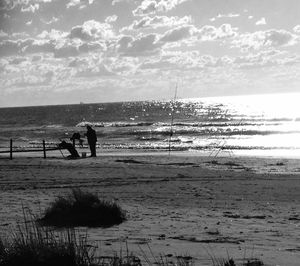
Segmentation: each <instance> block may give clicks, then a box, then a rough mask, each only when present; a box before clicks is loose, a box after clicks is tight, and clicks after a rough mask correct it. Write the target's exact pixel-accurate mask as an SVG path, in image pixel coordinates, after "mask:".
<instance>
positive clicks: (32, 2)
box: [0, 0, 53, 13]
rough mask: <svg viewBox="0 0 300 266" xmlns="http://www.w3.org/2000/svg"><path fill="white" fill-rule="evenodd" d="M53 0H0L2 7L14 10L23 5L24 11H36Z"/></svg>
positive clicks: (0, 6)
mask: <svg viewBox="0 0 300 266" xmlns="http://www.w3.org/2000/svg"><path fill="white" fill-rule="evenodd" d="M52 1H53V0H3V1H1V2H0V9H3V10H12V9H14V8H16V7H18V6H21V11H22V12H32V13H34V12H35V11H36V10H37V9H39V5H40V4H43V3H51V2H52Z"/></svg>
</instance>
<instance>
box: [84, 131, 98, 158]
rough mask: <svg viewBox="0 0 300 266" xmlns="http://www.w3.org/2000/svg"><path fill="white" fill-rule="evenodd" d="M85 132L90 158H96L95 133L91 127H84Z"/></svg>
mask: <svg viewBox="0 0 300 266" xmlns="http://www.w3.org/2000/svg"><path fill="white" fill-rule="evenodd" d="M86 129H87V132H86V133H85V135H86V137H87V141H88V144H89V146H90V150H91V157H96V142H97V135H96V131H95V130H94V129H92V128H91V126H86Z"/></svg>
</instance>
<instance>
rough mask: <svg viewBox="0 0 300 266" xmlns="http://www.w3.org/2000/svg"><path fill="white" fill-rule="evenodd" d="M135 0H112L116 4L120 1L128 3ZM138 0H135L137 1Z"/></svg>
mask: <svg viewBox="0 0 300 266" xmlns="http://www.w3.org/2000/svg"><path fill="white" fill-rule="evenodd" d="M133 1H134V0H113V1H112V3H111V4H112V5H113V6H114V5H115V4H118V3H122V2H126V3H131V2H133ZM136 1H137V0H135V2H136Z"/></svg>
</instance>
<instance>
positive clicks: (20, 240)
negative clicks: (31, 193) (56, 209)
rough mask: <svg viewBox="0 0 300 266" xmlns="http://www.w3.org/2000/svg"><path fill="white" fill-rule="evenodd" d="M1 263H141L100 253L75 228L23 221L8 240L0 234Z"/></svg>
mask: <svg viewBox="0 0 300 266" xmlns="http://www.w3.org/2000/svg"><path fill="white" fill-rule="evenodd" d="M0 265H1V266H141V262H140V260H139V258H138V257H136V256H133V255H132V254H129V253H127V254H125V255H123V254H120V256H117V255H115V256H111V257H109V256H100V254H99V250H98V249H97V247H94V246H92V245H91V244H90V243H88V240H87V236H86V235H85V236H82V235H79V233H78V232H77V231H76V230H75V229H65V230H63V231H59V232H56V231H54V230H52V229H50V228H49V227H40V226H38V224H37V223H36V222H34V221H25V223H24V226H22V227H21V226H19V227H18V229H17V233H15V234H13V236H12V237H11V239H10V240H6V241H4V240H2V239H1V238H0Z"/></svg>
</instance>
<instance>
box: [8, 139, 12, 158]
mask: <svg viewBox="0 0 300 266" xmlns="http://www.w3.org/2000/svg"><path fill="white" fill-rule="evenodd" d="M9 153H10V157H9V159H11V160H12V158H13V140H12V139H10V144H9Z"/></svg>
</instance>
